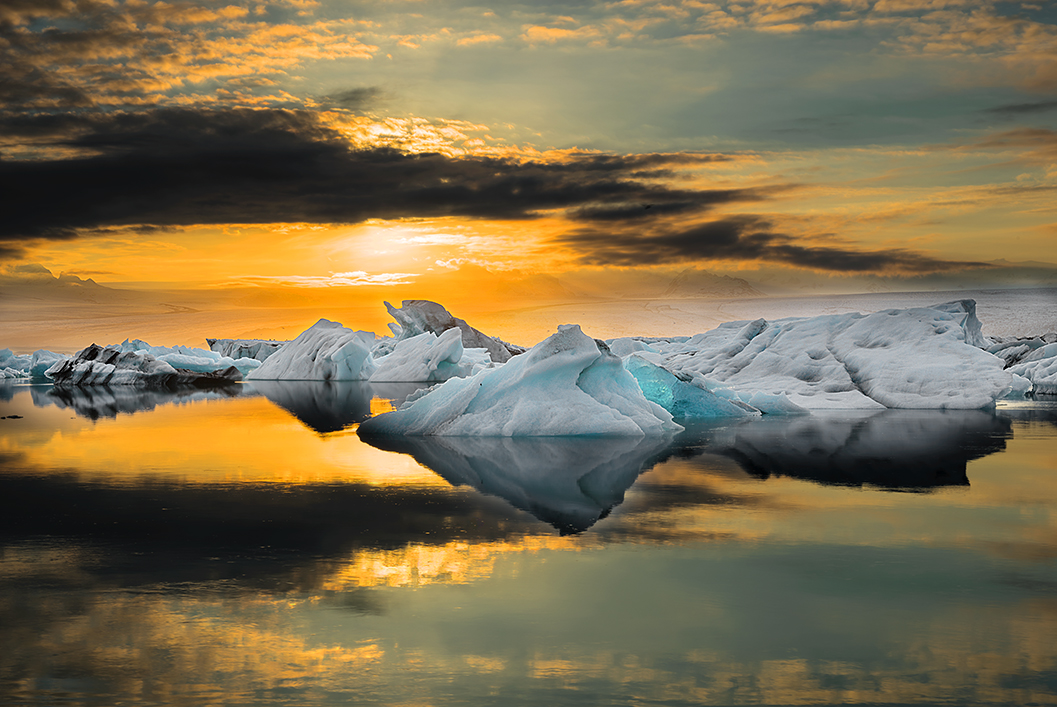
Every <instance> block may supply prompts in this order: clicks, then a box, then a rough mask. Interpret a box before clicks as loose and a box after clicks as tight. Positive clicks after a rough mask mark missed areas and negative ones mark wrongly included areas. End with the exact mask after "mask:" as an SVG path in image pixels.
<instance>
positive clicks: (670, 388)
mask: <svg viewBox="0 0 1057 707" xmlns="http://www.w3.org/2000/svg"><path fill="white" fill-rule="evenodd" d="M622 341H627V340H626V339H624V340H622ZM624 368H626V369H627V370H628V372H630V373H631V375H633V376H634V377H635V380H636V381H637V382H638V384H639V388H640V389H642V393H643V395H645V396H646V399H647V400H652V401H653V402H655V403H657V404H658V405H660V406H661V407H662V408H664V409H665V410H667V411H668V412H670V413H671V414H672V417H674V418H675V419H677V420H703V419H710V418H716V417H749V416H752V415H759V414H760V413H759V411H758V410H756V409H755V408H751V407H749V406H748V405H744V404H742V403H740V402H735V401H731V400H726V399H724V398H721V397H719V396H717V395H716V394H715V393H713V392H711V391H709V390H705V389H704V388H699V387H698V386H696V385H694V384H693V383H692V382H690V381H689V380H687V378H689V376H687V375H686V374H682V375H681V376H677V375H676V374H674V373H672V372H671V371H669V370H667V369H666V368H662V367H661V366H657V365H655V364H653V363H650V362H649V361H647V360H646V359H644V358H643V357H642V356H639V355H637V354H630V355H628V356H627V357H626V358H624Z"/></svg>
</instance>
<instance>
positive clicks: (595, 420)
mask: <svg viewBox="0 0 1057 707" xmlns="http://www.w3.org/2000/svg"><path fill="white" fill-rule="evenodd" d="M680 429H682V428H681V427H680V426H679V425H677V424H676V423H675V422H673V420H672V416H671V414H670V413H669V412H668V411H667V410H665V409H664V408H662V407H661V406H660V405H657V404H656V403H653V402H650V401H649V400H647V399H646V398H645V396H643V394H642V391H641V390H640V389H639V386H638V384H637V383H636V382H635V378H634V377H632V375H631V374H630V373H628V372H627V370H625V369H624V367H623V364H622V362H621V360H620V358H619V357H617V356H614V355H613V354H612V353H610V351H609V348H608V347H607V346H606V344H605V343H604V342H600V341H596V340H595V339H592V338H590V337H588V336H586V335H585V334H584V333H583V332H582V331H580V327H579V326H575V325H568V326H562V327H559V330H558V332H557V333H555V334H553V335H551V336H550V337H548V338H547V339H545V340H544V341H542V342H540V343H539V344H537V345H536V346H534V347H533V348H532V349H531V350H530V351H529V352H528V353H525V354H521V355H520V356H515V357H514V358H512V359H510V360H509V361H508V362H507V363H505V364H503V365H502V366H498V367H495V368H488V369H485V370H483V371H480V372H479V373H477V374H476V375H474V376H473V377H471V378H453V379H451V380H449V381H447V382H446V383H444V384H442V385H439V386H437V387H435V388H433V389H432V390H430V391H429V392H428V393H426V394H425V395H423V396H422V397H418V398H413V399H410V400H409V401H408V402H407V403H405V404H404V405H403V406H401V408H400V409H399V410H396V411H394V412H389V413H385V414H383V415H379V416H378V417H373V418H371V419H369V420H367V421H365V422H364V423H363V424H362V425H360V433H361V434H364V435H442V436H492V437H523V436H524V437H529V436H564V435H591V436H600V435H627V436H642V435H658V434H666V433H670V432H676V431H678V430H680Z"/></svg>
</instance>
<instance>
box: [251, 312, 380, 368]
mask: <svg viewBox="0 0 1057 707" xmlns="http://www.w3.org/2000/svg"><path fill="white" fill-rule="evenodd" d="M373 343H374V334H372V333H371V332H367V331H353V330H351V329H346V328H345V327H343V326H342V325H341V324H339V323H337V322H332V321H329V320H327V319H320V320H319V321H318V322H316V323H315V324H313V325H312V326H311V327H309V328H308V329H306V330H305V331H303V332H301V334H299V335H298V337H297V338H296V339H294V340H293V341H291V342H289V343H288V344H286V345H285V346H283V347H282V348H280V349H279V350H278V351H276V352H275V353H273V354H272V355H270V356H268V358H267V360H265V361H264V363H262V364H261V365H260V367H259V368H257V369H256V370H254V371H252V372H250V374H249V375H247V376H246V379H247V380H318V381H329V380H335V381H357V380H367V379H368V378H370V377H371V374H372V373H374V372H375V369H376V366H375V364H374V360H373V359H372V357H371V346H372V344H373Z"/></svg>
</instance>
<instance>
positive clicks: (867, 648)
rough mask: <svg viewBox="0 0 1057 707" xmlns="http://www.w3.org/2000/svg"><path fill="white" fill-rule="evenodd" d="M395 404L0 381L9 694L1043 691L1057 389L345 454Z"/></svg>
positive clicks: (817, 697) (1019, 697) (486, 701)
mask: <svg viewBox="0 0 1057 707" xmlns="http://www.w3.org/2000/svg"><path fill="white" fill-rule="evenodd" d="M413 390H414V388H413V387H411V388H408V387H400V386H396V387H391V388H378V387H373V388H372V387H368V386H367V385H365V384H348V385H340V386H338V385H324V384H278V383H273V384H257V385H256V387H255V388H254V387H251V386H249V385H240V386H235V387H233V388H232V389H231V390H230V391H228V392H226V393H208V394H206V393H201V392H193V393H192V392H185V393H181V394H157V393H142V392H136V391H132V390H119V389H112V390H105V389H100V390H93V391H72V392H63V391H59V390H55V389H52V388H51V387H49V386H6V387H0V416H2V417H4V418H5V419H0V704H4V705H23V704H24V705H50V704H63V705H65V704H74V705H149V704H161V705H211V704H216V705H220V704H223V705H243V704H247V705H248V704H255V705H256V704H265V705H271V704H288V705H331V704H357V705H359V704H366V705H370V704H383V705H464V704H465V705H478V704H480V705H540V704H545V705H566V704H569V705H581V704H600V705H608V704H617V703H620V704H636V705H649V704H665V705H681V704H724V705H728V704H744V703H750V704H783V705H786V704H877V703H883V704H938V703H945V704H964V703H976V704H1053V703H1057V407H1055V406H1054V405H1052V404H1051V405H1046V404H1036V403H1033V404H1020V405H1010V406H1001V407H1000V408H999V409H998V410H997V411H996V412H995V413H989V412H979V411H972V412H960V413H937V412H930V413H920V412H900V411H887V412H883V413H880V414H872V415H867V414H852V415H834V416H825V417H790V418H778V419H774V418H770V419H768V418H765V419H762V420H757V421H750V422H747V423H744V424H727V425H714V426H702V427H700V428H697V429H692V430H688V431H687V432H686V433H684V434H682V435H680V436H679V437H677V438H675V439H661V440H657V439H654V440H480V439H449V440H388V441H384V442H381V441H379V442H376V444H377V445H378V446H371V445H369V444H367V443H365V442H364V441H361V440H360V439H359V438H358V437H357V435H356V431H355V428H356V424H357V423H358V422H359V421H362V420H363V419H364V418H366V417H367V416H369V415H371V414H376V413H378V412H380V411H384V410H387V409H390V407H391V406H392V405H393V404H399V402H400V401H401V400H402V399H403V398H404V397H406V396H407V395H408V394H410V393H411V392H413ZM12 416H21V417H12Z"/></svg>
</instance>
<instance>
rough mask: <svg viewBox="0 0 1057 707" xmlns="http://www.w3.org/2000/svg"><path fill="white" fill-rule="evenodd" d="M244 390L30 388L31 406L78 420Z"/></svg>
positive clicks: (234, 387)
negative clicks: (58, 410)
mask: <svg viewBox="0 0 1057 707" xmlns="http://www.w3.org/2000/svg"><path fill="white" fill-rule="evenodd" d="M244 392H245V389H244V388H243V387H242V386H240V385H238V384H237V383H232V384H231V385H225V386H220V387H216V388H210V389H209V390H203V389H201V388H195V387H191V386H187V387H176V388H164V389H146V388H137V387H135V386H131V385H119V386H113V387H111V386H105V385H95V386H87V387H83V388H82V387H53V386H44V387H38V386H34V387H31V388H30V394H31V395H32V396H33V405H35V406H36V407H40V408H42V407H48V406H49V405H55V406H57V407H59V408H63V409H69V410H72V411H73V412H74V413H76V414H77V415H80V416H81V417H87V418H88V419H90V420H98V419H99V418H101V417H111V418H113V417H117V416H118V414H119V413H126V414H129V413H135V412H147V411H150V410H153V409H154V408H156V407H158V406H159V405H168V404H171V403H177V404H179V403H188V402H193V401H198V400H222V399H227V398H236V397H239V396H240V395H243V394H244Z"/></svg>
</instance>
